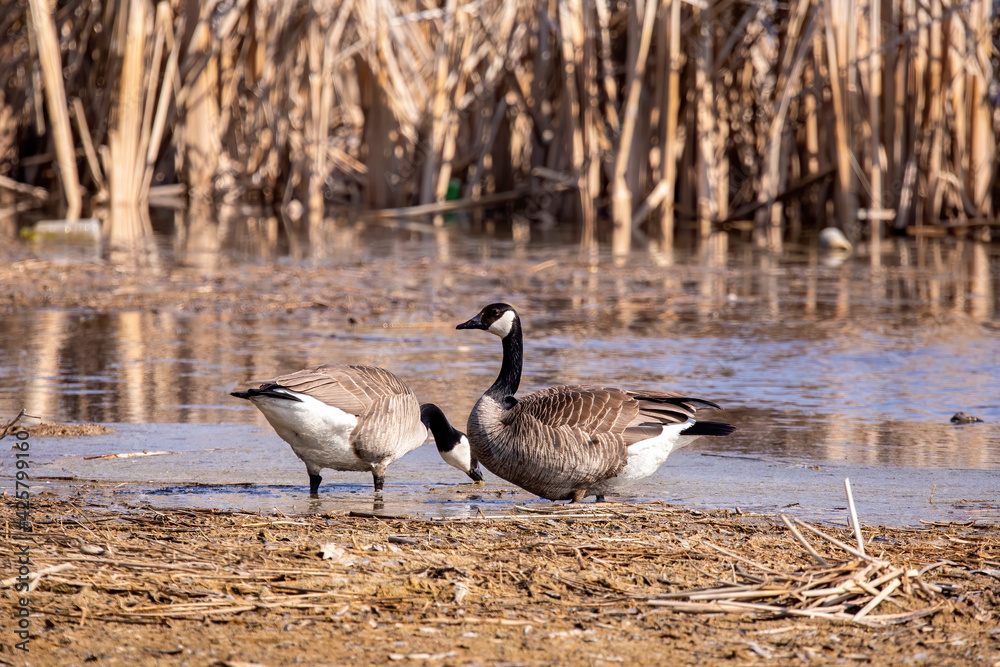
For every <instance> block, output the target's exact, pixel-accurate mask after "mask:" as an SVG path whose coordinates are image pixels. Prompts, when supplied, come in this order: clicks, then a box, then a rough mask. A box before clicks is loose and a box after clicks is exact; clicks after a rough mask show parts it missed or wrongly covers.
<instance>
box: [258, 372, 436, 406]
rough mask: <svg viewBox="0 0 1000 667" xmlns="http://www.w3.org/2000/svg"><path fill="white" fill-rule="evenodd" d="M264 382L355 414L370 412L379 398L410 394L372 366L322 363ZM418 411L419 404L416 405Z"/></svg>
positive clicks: (408, 389) (393, 378) (392, 376)
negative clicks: (306, 395)
mask: <svg viewBox="0 0 1000 667" xmlns="http://www.w3.org/2000/svg"><path fill="white" fill-rule="evenodd" d="M264 384H271V385H278V386H281V387H285V388H286V389H290V390H291V391H295V392H298V393H301V394H308V395H309V396H312V397H313V398H315V399H316V400H318V401H322V402H323V403H326V404H327V405H332V406H333V407H335V408H337V409H339V410H343V411H344V412H347V413H349V414H352V415H354V416H356V417H360V416H361V415H363V414H365V413H367V412H370V411H371V407H372V406H373V405H374V404H375V403H376V402H377V401H378V399H380V398H387V397H390V396H408V395H409V396H412V395H413V392H412V391H410V388H409V387H407V386H406V385H405V384H403V382H402V380H400V379H399V378H398V377H396V376H395V375H393V374H392V373H390V372H389V371H387V370H385V369H382V368H378V367H376V366H335V365H329V364H324V365H322V366H314V367H312V368H305V369H303V370H301V371H296V372H295V373H289V374H288V375H281V376H278V377H276V378H273V379H271V380H267V381H266V382H265V383H264ZM418 413H419V406H418Z"/></svg>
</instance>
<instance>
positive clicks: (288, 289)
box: [0, 209, 1000, 468]
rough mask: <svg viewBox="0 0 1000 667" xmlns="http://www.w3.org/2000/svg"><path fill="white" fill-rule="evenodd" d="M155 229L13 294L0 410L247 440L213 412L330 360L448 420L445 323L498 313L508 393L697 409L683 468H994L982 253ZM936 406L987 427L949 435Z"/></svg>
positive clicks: (992, 347) (474, 381)
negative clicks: (232, 394) (792, 464)
mask: <svg viewBox="0 0 1000 667" xmlns="http://www.w3.org/2000/svg"><path fill="white" fill-rule="evenodd" d="M161 222H162V221H161ZM158 224H159V223H158ZM172 224H173V225H174V226H175V229H174V233H173V234H172V236H170V237H169V239H167V240H168V241H169V243H168V244H164V243H162V240H163V239H162V237H161V243H159V244H158V245H157V248H158V253H159V254H158V255H157V257H158V259H157V262H155V263H151V264H149V265H147V267H146V268H145V269H144V270H138V271H128V272H120V275H116V276H115V277H114V278H113V279H110V280H111V282H110V283H108V284H103V283H102V288H101V289H104V288H105V287H106V286H107V285H110V287H109V289H110V290H111V292H112V293H111V296H109V297H108V299H110V300H107V299H105V300H102V299H104V296H106V295H99V294H97V295H94V294H91V295H90V296H86V297H83V296H79V297H78V298H77V299H76V301H75V302H74V301H72V299H70V297H67V296H65V294H70V293H72V289H73V288H74V287H73V285H72V284H70V283H67V282H65V281H64V282H62V283H60V282H59V281H58V280H57V279H54V280H55V283H54V284H56V285H57V294H61V295H63V296H62V297H61V298H63V301H57V305H56V307H53V305H52V304H51V303H49V304H45V303H41V302H39V301H38V300H35V301H32V300H31V298H29V297H30V296H31V295H30V294H28V293H27V292H26V293H25V295H24V299H25V302H26V303H29V304H30V307H29V308H28V309H26V310H25V309H22V310H19V311H18V312H17V314H16V317H5V318H3V320H2V321H0V350H2V354H3V357H2V359H3V361H2V363H0V379H2V380H3V389H2V390H0V414H15V413H16V412H17V410H19V409H20V408H21V407H22V406H24V407H25V408H27V410H28V411H29V412H30V413H32V414H38V415H42V416H44V417H45V418H46V419H52V420H65V421H98V422H133V423H147V422H160V423H230V422H236V423H249V424H256V425H260V426H266V424H265V423H264V421H263V419H262V418H261V417H260V415H259V414H258V413H257V412H256V411H255V410H249V409H246V408H244V406H241V405H239V404H237V403H236V402H234V401H233V400H231V399H230V398H229V397H228V396H227V393H228V392H229V391H230V390H231V389H232V388H233V387H234V386H236V385H237V384H239V383H241V382H243V381H245V380H248V379H251V378H259V377H265V376H272V375H274V374H276V373H279V372H285V371H289V370H294V369H298V368H302V367H305V366H308V365H312V364H319V363H329V362H334V363H372V364H377V365H382V366H386V367H387V368H390V369H391V370H393V371H394V372H396V373H398V374H399V375H400V376H402V377H403V378H405V379H406V380H407V381H408V382H409V383H410V384H411V385H412V386H413V387H414V389H415V390H416V391H417V393H418V396H419V397H420V398H421V400H426V401H433V402H435V403H438V404H440V405H442V406H444V407H445V408H446V412H447V413H448V415H449V417H450V418H451V419H452V420H453V421H456V422H458V423H462V422H463V421H464V417H465V415H467V414H468V412H469V410H470V409H471V407H472V405H473V403H474V402H475V400H476V399H477V398H478V396H479V394H480V393H481V392H482V391H483V389H484V388H485V387H486V386H488V384H489V383H490V382H491V381H492V379H493V377H494V376H495V374H496V372H497V369H498V366H499V358H500V356H499V346H498V344H497V342H496V341H495V340H494V339H492V338H491V337H485V336H472V335H469V334H468V332H456V331H454V324H455V323H456V322H458V321H461V320H464V319H466V318H467V317H468V316H470V315H471V314H472V313H474V312H475V311H476V310H478V308H479V307H480V306H481V305H483V304H484V303H486V302H488V301H491V300H498V299H503V300H510V301H512V302H513V303H515V304H516V305H517V306H518V307H519V308H520V310H521V311H522V313H523V315H524V320H525V326H526V332H527V339H526V346H527V349H526V355H527V356H526V368H525V378H524V381H523V390H524V391H530V390H533V389H537V388H540V387H542V386H546V385H548V384H552V383H563V382H609V383H614V384H618V385H621V386H630V387H662V388H665V389H674V388H676V389H683V390H685V391H690V392H691V393H693V394H695V395H701V396H705V397H707V398H712V399H715V400H718V401H720V402H721V403H723V404H724V405H725V406H726V407H729V408H732V409H733V412H734V414H733V415H732V416H727V417H726V419H727V420H729V421H732V422H733V423H736V424H738V425H739V427H740V430H739V431H738V432H737V433H736V434H735V435H734V436H731V437H730V438H726V439H724V440H722V439H716V440H718V441H715V440H713V441H711V442H705V443H703V444H700V445H699V447H700V448H701V449H703V450H704V451H716V452H720V453H721V452H730V453H731V452H738V453H743V454H753V455H767V456H775V457H783V458H796V457H798V458H802V459H803V460H807V461H808V460H825V461H845V462H853V463H857V464H885V463H892V464H896V465H909V466H940V467H958V468H997V467H1000V434H998V430H997V426H996V423H997V422H998V421H1000V402H998V396H997V392H996V389H995V387H996V386H997V385H998V380H1000V336H998V332H1000V326H998V325H1000V322H998V313H1000V303H998V295H1000V290H998V283H1000V271H998V270H997V267H998V266H1000V257H998V249H997V248H996V247H995V246H988V245H984V244H981V243H973V242H969V241H962V240H931V239H924V238H919V239H917V240H904V239H887V240H885V241H883V243H882V244H881V246H880V248H879V253H880V256H879V260H880V261H879V262H878V268H877V269H872V262H871V259H870V256H868V255H867V254H866V253H868V252H869V251H868V249H867V248H864V247H860V248H858V249H857V252H856V253H855V255H853V256H852V257H850V258H848V259H847V260H846V261H844V262H842V263H840V264H838V265H830V264H829V263H828V262H825V261H824V259H823V256H822V253H821V252H820V251H819V250H818V248H816V247H815V246H804V247H791V248H789V249H788V250H787V252H786V253H785V254H784V255H781V256H777V255H773V254H770V253H767V252H763V251H761V250H759V249H756V248H754V247H753V246H751V245H747V244H743V243H740V242H738V241H737V240H735V239H733V238H730V237H729V236H727V235H722V234H718V235H716V236H715V237H713V238H711V239H709V241H708V242H707V243H706V244H705V245H704V247H703V248H701V249H700V250H697V251H694V250H691V251H686V250H685V249H684V248H683V247H682V246H678V248H676V249H674V250H673V252H672V255H671V256H670V257H666V256H660V255H655V254H639V253H637V254H633V255H631V256H630V257H629V261H627V262H625V263H616V262H615V261H613V260H612V259H611V257H610V256H608V255H604V254H587V255H584V256H581V255H580V253H579V251H578V249H577V248H576V247H575V245H570V244H565V243H562V242H561V241H563V240H564V239H559V238H558V236H557V234H558V233H557V232H551V234H555V235H556V236H555V240H557V241H560V242H559V243H552V242H551V241H552V238H551V237H549V236H547V235H548V234H550V232H548V231H546V230H536V229H531V228H529V229H528V230H525V229H519V230H515V231H516V233H512V235H511V237H510V238H506V239H498V238H497V237H496V236H482V235H477V234H476V233H475V229H472V228H471V227H470V226H469V225H470V224H472V223H466V222H462V221H453V222H451V223H448V224H445V225H444V226H438V227H435V226H433V225H429V224H423V223H416V222H400V223H392V224H389V223H385V224H382V223H380V224H363V223H360V222H349V221H343V220H339V221H335V220H324V221H320V222H317V223H315V224H308V225H305V226H304V227H300V228H296V229H298V232H299V233H298V234H293V235H292V237H293V238H294V239H296V240H294V241H289V242H288V246H287V247H286V248H283V249H282V248H280V247H279V248H278V249H277V250H276V249H275V242H274V241H275V239H276V238H279V237H281V234H280V230H281V229H282V228H285V226H286V225H287V222H286V221H282V220H279V219H278V218H269V217H247V216H246V215H245V213H244V214H242V215H241V214H240V212H239V211H238V210H237V209H233V210H231V211H228V213H227V215H224V216H222V217H212V216H209V215H207V214H204V215H199V214H198V213H197V212H191V213H189V214H188V215H184V216H181V215H179V214H178V217H177V218H176V219H175V220H174V221H173V223H172ZM19 261H22V262H26V263H30V262H31V261H35V260H30V259H22V260H19ZM14 264H16V262H15V263H14ZM273 265H276V266H273ZM12 266H13V264H12ZM24 267H27V268H24ZM22 269H24V270H29V269H30V266H29V265H28V264H24V266H22ZM7 270H11V271H13V270H15V269H13V268H10V267H8V269H7ZM94 270H95V271H97V270H98V269H94ZM109 273H110V271H109ZM42 274H44V271H42V273H40V275H42ZM45 275H47V274H45ZM80 275H85V274H71V277H75V278H79V276H80ZM43 277H44V276H43ZM48 279H49V278H45V280H48ZM39 288H41V283H40V284H39ZM175 295H176V300H175ZM958 410H965V411H967V412H970V413H972V414H976V415H978V416H980V417H983V418H984V419H986V420H987V421H988V422H992V424H990V423H987V424H981V425H975V426H970V427H961V428H958V427H954V426H952V425H951V424H948V423H947V420H948V417H950V416H951V414H952V413H954V412H956V411H958Z"/></svg>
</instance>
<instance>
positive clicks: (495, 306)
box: [455, 303, 518, 338]
mask: <svg viewBox="0 0 1000 667" xmlns="http://www.w3.org/2000/svg"><path fill="white" fill-rule="evenodd" d="M517 320H518V317H517V311H515V310H514V307H513V306H510V305H508V304H506V303H491V304H490V305H488V306H486V307H485V308H483V309H482V310H480V311H479V313H477V314H476V316H475V317H473V318H472V319H471V320H469V321H468V322H462V323H461V324H459V325H458V326H457V327H455V328H456V329H482V330H483V331H489V332H490V333H491V334H496V335H497V336H500V338H506V337H507V336H508V335H509V334H510V332H511V331H512V330H513V329H514V323H515V322H516V321H517Z"/></svg>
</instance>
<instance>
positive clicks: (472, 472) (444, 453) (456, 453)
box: [420, 403, 483, 482]
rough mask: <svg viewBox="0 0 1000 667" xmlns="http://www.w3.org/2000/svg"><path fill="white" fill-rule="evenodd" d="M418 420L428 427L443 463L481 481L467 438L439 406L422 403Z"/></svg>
mask: <svg viewBox="0 0 1000 667" xmlns="http://www.w3.org/2000/svg"><path fill="white" fill-rule="evenodd" d="M420 421H421V422H423V424H424V426H426V427H427V428H428V429H430V432H431V434H432V435H433V436H434V444H435V445H437V450H438V454H440V455H441V458H442V459H444V462H445V463H447V464H448V465H450V466H452V467H454V468H458V469H459V470H461V471H462V472H464V473H465V474H466V475H468V476H469V477H471V478H472V481H474V482H481V481H483V473H481V472H480V471H479V461H477V460H476V457H475V456H473V455H472V448H471V447H470V446H469V439H468V438H467V437H465V434H464V433H462V432H461V431H459V430H457V429H455V428H454V427H453V426H452V425H451V422H449V421H448V418H447V417H445V415H444V413H443V412H442V411H441V408H439V407H438V406H436V405H434V404H433V403H424V404H423V405H421V406H420Z"/></svg>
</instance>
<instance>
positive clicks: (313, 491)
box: [309, 473, 323, 496]
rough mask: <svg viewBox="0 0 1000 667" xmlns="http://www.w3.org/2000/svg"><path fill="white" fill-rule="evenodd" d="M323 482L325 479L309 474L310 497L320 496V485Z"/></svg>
mask: <svg viewBox="0 0 1000 667" xmlns="http://www.w3.org/2000/svg"><path fill="white" fill-rule="evenodd" d="M322 481H323V478H322V477H320V476H319V475H317V474H314V473H309V495H310V496H318V495H319V484H320V482H322Z"/></svg>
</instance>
